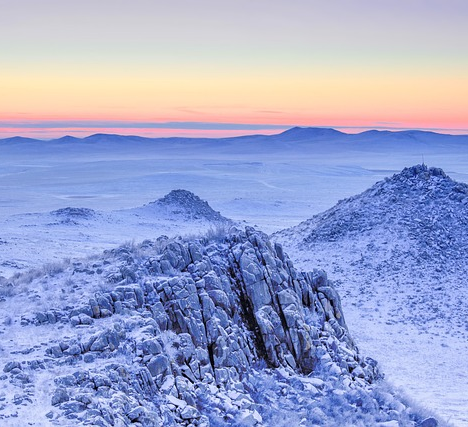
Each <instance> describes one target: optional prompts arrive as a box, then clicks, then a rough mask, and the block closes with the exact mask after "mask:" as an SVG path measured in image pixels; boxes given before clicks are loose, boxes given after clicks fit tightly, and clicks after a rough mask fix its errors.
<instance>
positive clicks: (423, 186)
mask: <svg viewBox="0 0 468 427" xmlns="http://www.w3.org/2000/svg"><path fill="white" fill-rule="evenodd" d="M467 229H468V186H467V185H466V184H463V183H458V182H456V181H454V180H452V179H451V178H450V177H448V176H447V175H446V174H445V173H444V172H443V171H442V170H441V169H437V168H428V167H427V166H425V165H419V166H414V167H411V168H406V169H404V170H403V171H402V172H401V173H398V174H396V175H394V176H393V177H391V178H387V179H385V180H384V181H381V182H379V183H377V184H375V185H374V186H373V187H371V188H370V189H369V190H367V191H365V192H364V193H362V194H359V195H357V196H354V197H351V198H349V199H346V200H342V201H340V202H339V203H338V204H337V205H336V206H335V207H333V208H332V209H330V210H328V211H326V212H324V213H322V214H319V215H316V216H314V217H313V218H311V219H310V220H307V221H304V222H303V223H301V224H299V225H298V226H296V227H292V228H289V229H286V230H284V231H281V232H279V233H277V234H276V235H275V240H278V241H280V242H282V243H283V244H284V245H285V247H286V248H287V250H288V251H289V252H290V253H291V254H293V255H292V257H293V259H294V260H295V261H296V262H298V263H299V265H301V266H302V267H305V266H306V265H309V264H312V265H318V266H319V267H322V268H325V267H326V266H328V271H329V272H330V276H331V278H333V279H334V280H335V282H336V284H337V287H338V289H339V291H340V293H341V295H342V297H343V304H344V307H345V312H346V314H347V319H348V322H349V323H350V325H351V327H352V329H353V330H354V331H355V333H356V337H357V340H358V342H359V343H360V344H361V346H362V347H363V348H365V349H366V351H368V352H370V353H371V354H372V355H373V356H375V357H376V358H378V359H379V360H382V363H383V366H384V370H385V372H386V373H387V374H388V378H389V380H390V381H394V382H395V383H397V384H398V385H401V386H404V388H405V390H408V391H409V392H410V393H411V394H412V395H414V396H415V397H417V398H418V399H420V400H424V401H425V402H427V403H428V404H429V405H431V406H432V407H433V408H434V409H437V410H438V411H439V412H440V413H441V414H443V415H444V416H445V417H446V418H448V419H451V420H452V421H453V422H456V423H459V424H457V425H466V423H468V418H467V417H466V413H467V412H466V408H468V397H467V396H468V383H467V381H466V379H467V378H468V368H467V363H466V362H467V356H466V355H467V354H468V326H467V325H468V324H467V320H466V319H467V318H468V303H467V301H468V284H467V277H468V234H467ZM390 348H391V349H392V350H391V351H389V349H390Z"/></svg>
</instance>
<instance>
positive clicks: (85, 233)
mask: <svg viewBox="0 0 468 427" xmlns="http://www.w3.org/2000/svg"><path fill="white" fill-rule="evenodd" d="M423 159H424V162H425V163H427V164H429V165H431V166H437V167H441V168H443V169H444V170H445V172H446V173H447V174H449V175H450V176H451V178H453V179H455V180H457V181H460V182H468V137H465V136H456V137H455V136H443V135H437V134H431V133H424V132H399V133H391V132H375V131H373V132H366V133H363V134H359V135H346V134H342V133H339V132H336V131H332V130H326V129H292V130H290V131H287V132H286V133H284V134H281V135H278V136H269V137H266V136H251V137H242V138H232V139H221V140H209V139H198V140H196V139H190V140H188V139H179V138H174V139H162V140H146V139H142V138H136V137H129V138H126V137H119V136H108V135H96V136H93V137H90V138H87V139H84V140H76V139H73V138H64V139H61V140H55V141H47V142H44V141H34V140H25V139H16V138H14V139H10V140H3V141H0V250H1V252H0V274H1V275H3V276H5V277H9V276H11V275H13V274H15V273H18V272H24V271H25V270H27V269H28V268H30V267H33V266H38V265H41V264H44V263H51V262H53V261H57V260H61V259H63V258H74V257H77V256H79V257H81V256H87V255H92V254H93V253H96V252H100V251H102V250H103V249H109V248H111V247H115V246H116V245H119V244H122V243H123V242H125V241H127V242H128V241H132V240H135V241H137V242H138V241H142V240H144V239H155V238H157V237H158V236H159V235H161V234H166V235H169V236H173V235H176V234H194V233H195V234H196V233H198V232H200V231H202V230H206V229H207V228H209V227H211V226H212V223H211V222H210V221H204V220H203V218H201V219H200V218H191V219H190V220H187V218H186V217H184V219H181V218H177V215H175V216H174V215H166V216H165V215H162V214H161V213H160V212H159V213H157V214H152V213H151V211H149V209H148V206H150V207H151V205H148V204H149V203H151V202H152V201H155V200H157V199H160V198H162V197H163V196H164V195H166V194H168V193H169V192H170V191H171V190H174V189H186V190H189V191H192V192H193V193H195V194H196V195H198V196H200V197H201V198H202V199H204V200H207V201H208V202H209V203H210V205H211V206H212V207H213V208H214V209H215V210H216V211H220V212H221V214H222V215H223V216H225V217H227V218H231V219H233V220H235V221H245V222H246V223H247V224H250V225H256V226H258V228H260V229H261V230H263V231H265V232H267V233H273V232H275V231H279V230H282V229H284V228H287V227H291V226H294V225H297V224H298V223H299V222H301V221H304V220H306V219H308V218H311V217H312V216H313V215H315V214H317V213H319V212H322V211H324V210H326V209H328V208H331V207H332V206H333V205H335V204H336V203H337V202H338V200H340V199H343V198H345V197H350V196H353V195H355V194H358V193H360V192H362V191H364V190H366V189H367V188H369V187H371V186H372V185H373V184H374V183H375V182H376V181H379V180H381V179H383V178H385V177H388V176H391V175H393V174H394V173H397V172H399V171H400V170H401V169H403V168H404V167H407V166H411V165H414V164H418V163H421V162H422V160H423ZM144 205H148V206H146V207H144ZM67 207H76V208H87V209H93V211H94V212H92V214H91V215H89V216H80V217H78V218H76V217H74V216H73V215H67V216H66V217H63V216H60V214H59V215H57V213H56V212H55V213H54V211H57V210H60V209H63V208H67ZM69 212H70V211H69ZM84 212H86V211H84ZM329 254H330V255H331V256H332V257H333V258H332V259H327V258H322V260H321V263H322V264H321V265H320V267H322V268H324V269H325V270H327V271H328V272H329V275H330V277H331V278H332V279H337V280H340V290H341V294H342V295H341V296H342V299H343V305H344V307H345V316H346V318H347V320H348V323H349V325H350V330H351V334H352V335H353V337H355V339H356V341H357V343H358V345H359V346H360V348H361V350H362V352H363V353H365V354H369V355H370V356H372V357H374V358H375V359H377V360H380V361H382V362H383V363H382V364H383V367H384V371H385V373H386V376H387V379H388V380H389V381H390V382H392V381H393V382H395V383H396V384H397V385H399V386H402V388H403V389H404V390H406V391H407V393H408V394H409V395H410V396H412V397H414V398H415V399H417V400H419V401H420V402H422V403H427V405H428V406H429V407H430V408H431V409H434V410H435V411H436V412H438V413H440V414H443V415H444V416H446V417H447V418H449V419H450V421H451V422H452V423H453V424H454V425H466V424H467V423H468V421H467V419H466V415H465V414H466V412H467V411H468V398H466V397H465V396H468V390H466V385H465V388H463V384H466V377H464V376H466V375H467V373H466V370H465V371H463V366H465V365H466V362H467V356H466V354H467V353H466V351H465V350H464V349H466V337H463V336H458V335H456V334H452V333H449V332H447V331H444V330H443V329H441V330H440V331H439V336H434V335H431V336H429V335H425V334H424V333H421V331H420V330H419V329H418V328H417V326H415V325H414V324H412V323H411V321H410V320H408V323H407V324H402V323H398V324H393V323H392V322H391V321H392V319H393V314H392V313H391V312H387V311H386V310H380V312H377V313H378V316H377V315H376V316H370V315H362V313H363V312H364V311H366V312H368V313H371V312H376V310H378V307H375V306H373V305H371V304H370V303H372V304H373V303H375V301H376V300H375V298H366V297H365V293H366V292H368V289H364V290H363V292H353V290H352V289H353V288H352V287H351V286H349V288H346V286H345V285H346V284H345V283H344V282H346V280H345V279H349V277H347V276H346V275H343V274H342V275H340V274H339V273H338V269H337V268H336V265H337V263H336V258H340V257H341V256H343V257H344V256H345V255H341V254H340V253H333V249H331V250H330V251H329ZM295 256H296V257H297V259H298V261H301V262H302V264H301V266H302V267H303V268H306V267H307V269H308V270H309V269H311V268H313V267H315V265H314V264H313V263H312V265H308V261H307V259H312V257H310V256H307V255H304V254H300V253H291V257H292V258H293V260H294V257H295ZM346 256H347V255H346ZM346 259H347V258H343V260H344V263H346ZM294 261H295V260H294ZM316 261H317V260H314V262H316ZM352 261H353V260H351V259H350V262H352ZM309 262H310V261H309ZM327 266H329V267H328V268H327ZM360 268H361V267H360ZM362 268H363V269H365V268H372V266H364V265H363V266H362ZM408 273H409V274H411V271H409V272H408ZM363 275H364V276H365V275H366V274H365V271H364V273H363ZM341 282H342V283H341ZM382 284H385V281H384V280H383V281H382ZM460 285H461V286H466V282H465V283H462V284H460ZM373 291H375V292H376V293H379V292H381V293H384V292H383V290H382V289H380V290H378V289H377V290H376V289H374V290H373ZM363 293H364V294H363ZM382 298H383V299H385V298H386V296H385V295H383V296H382ZM366 304H367V305H366ZM460 304H461V305H462V307H463V308H464V309H465V310H466V307H465V306H464V305H465V304H466V302H465V301H463V300H462V301H458V300H456V299H454V307H452V308H453V310H460ZM376 325H379V327H376ZM434 341H435V342H436V344H434ZM389 349H391V351H389ZM447 390H452V392H453V393H450V394H449V393H447Z"/></svg>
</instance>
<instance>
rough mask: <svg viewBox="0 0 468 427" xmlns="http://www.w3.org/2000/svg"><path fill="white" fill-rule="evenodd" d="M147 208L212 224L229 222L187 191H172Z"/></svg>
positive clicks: (206, 203)
mask: <svg viewBox="0 0 468 427" xmlns="http://www.w3.org/2000/svg"><path fill="white" fill-rule="evenodd" d="M147 207H151V208H158V209H164V210H167V211H168V212H172V213H173V214H175V215H181V216H187V217H189V218H191V219H204V220H208V221H213V222H230V220H229V219H227V218H225V217H223V216H222V215H221V214H220V213H219V212H217V211H215V210H214V209H213V208H212V207H211V206H210V205H209V204H208V202H206V201H205V200H202V199H200V197H198V196H197V195H195V194H193V193H192V192H191V191H187V190H172V191H171V192H170V193H168V194H166V195H165V196H164V197H162V198H160V199H158V200H156V201H154V202H152V203H150V204H148V205H147Z"/></svg>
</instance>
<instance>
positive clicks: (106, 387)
mask: <svg viewBox="0 0 468 427" xmlns="http://www.w3.org/2000/svg"><path fill="white" fill-rule="evenodd" d="M1 294H2V298H1V301H0V317H1V325H2V326H1V331H0V332H1V335H2V337H3V338H2V348H1V352H0V365H1V367H2V369H3V375H2V376H1V377H0V382H1V389H2V392H1V393H2V394H1V405H0V419H1V420H3V422H6V423H7V425H9V426H24V425H60V426H79V425H96V426H128V425H132V426H161V425H164V426H171V425H185V426H200V427H201V426H204V427H208V426H213V427H214V426H228V425H237V426H273V425H274V426H286V425H297V426H314V425H326V426H346V425H349V426H351V425H352V426H369V425H376V426H382V427H384V426H386V427H393V426H397V425H403V426H414V425H421V426H423V425H424V426H429V425H437V422H436V421H435V419H433V418H426V419H425V417H427V415H423V413H422V411H420V410H418V409H416V408H414V406H413V405H410V404H408V403H407V402H406V401H404V400H402V399H401V397H399V396H398V394H397V393H395V392H394V391H392V389H390V388H388V387H387V386H385V384H383V383H382V382H381V379H380V378H381V375H380V373H379V370H378V367H377V363H376V362H375V361H374V360H373V359H370V358H367V357H364V356H363V355H362V354H361V353H360V352H359V351H358V349H357V347H356V346H355V344H354V342H353V340H352V338H351V335H350V333H349V331H348V329H347V326H346V323H345V320H344V316H343V312H342V310H341V305H340V299H339V297H338V294H337V293H336V291H335V289H334V287H333V285H332V284H331V283H330V282H329V281H328V280H327V278H326V275H325V274H324V273H323V272H321V271H318V270H314V271H312V272H310V273H301V272H299V271H297V270H296V269H295V268H294V267H293V265H292V262H291V261H290V259H289V258H288V256H287V255H286V254H285V253H284V252H283V250H282V248H281V246H280V245H279V244H275V245H272V244H271V243H270V242H269V240H268V239H267V237H266V235H264V234H262V233H260V232H257V231H255V230H254V229H251V228H247V229H246V231H245V232H241V231H235V232H233V234H231V235H228V236H224V237H222V236H218V240H216V241H213V240H211V241H210V240H207V239H206V238H202V239H200V240H196V241H182V240H179V241H176V240H171V239H168V238H166V237H161V238H159V239H157V240H153V241H149V240H147V241H145V242H143V243H142V244H141V245H127V246H122V247H120V248H117V249H114V250H110V251H106V252H105V253H104V254H103V255H101V256H95V257H93V258H88V259H86V260H81V261H78V260H73V261H70V262H69V263H64V264H63V265H61V266H56V267H55V268H54V269H53V270H52V269H50V268H47V267H44V268H43V269H41V270H36V271H35V272H34V274H33V272H30V273H28V274H24V275H22V276H18V277H16V279H15V280H14V281H12V282H8V281H4V282H3V283H2V285H1Z"/></svg>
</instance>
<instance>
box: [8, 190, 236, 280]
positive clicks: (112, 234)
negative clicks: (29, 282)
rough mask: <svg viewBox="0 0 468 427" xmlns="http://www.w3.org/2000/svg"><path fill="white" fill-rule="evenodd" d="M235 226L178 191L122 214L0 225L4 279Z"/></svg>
mask: <svg viewBox="0 0 468 427" xmlns="http://www.w3.org/2000/svg"><path fill="white" fill-rule="evenodd" d="M231 224H232V221H231V220H229V219H227V218H225V217H223V216H222V215H221V214H220V213H219V212H216V211H214V210H213V209H212V208H211V207H210V206H209V205H208V203H207V202H205V201H203V200H201V199H200V198H199V197H198V196H196V195H195V194H193V193H191V192H189V191H186V190H174V191H172V192H170V193H169V194H167V195H165V196H164V197H162V198H160V199H158V200H156V201H154V202H151V203H149V204H147V205H145V206H141V207H138V208H132V209H123V210H116V211H110V212H105V211H97V210H94V209H90V208H83V207H66V208H60V209H57V210H54V211H52V212H47V213H27V214H17V215H12V216H10V217H7V218H6V219H5V220H4V221H1V220H0V229H1V241H0V248H1V249H2V250H1V251H0V276H1V275H3V276H5V277H9V276H11V275H13V274H18V273H20V272H22V271H24V270H27V269H28V268H31V267H35V266H40V265H42V264H44V263H54V262H61V261H62V260H63V259H64V258H70V257H77V256H82V257H83V256H87V255H88V254H90V253H95V252H97V251H102V250H104V249H109V248H112V247H114V246H116V245H119V244H122V243H123V242H131V241H133V240H136V241H142V240H144V239H146V238H156V237H158V236H160V235H163V234H164V235H167V236H171V237H173V236H176V235H189V234H190V235H193V234H199V233H201V232H206V231H208V230H210V229H213V230H215V229H217V228H220V227H221V228H223V227H224V228H229V226H230V225H231Z"/></svg>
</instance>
